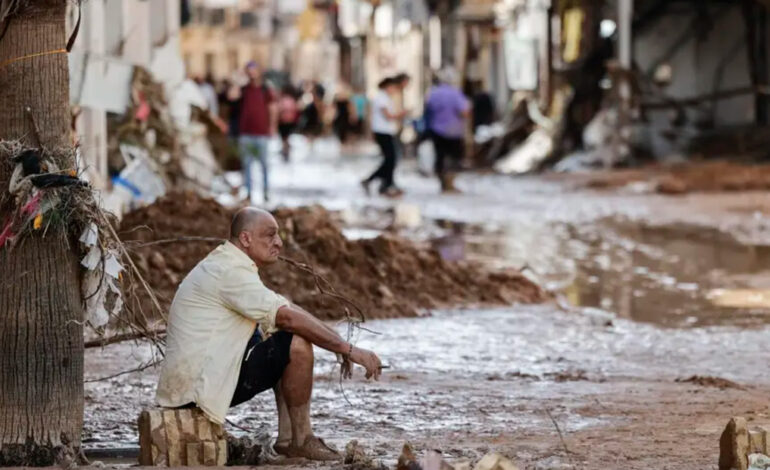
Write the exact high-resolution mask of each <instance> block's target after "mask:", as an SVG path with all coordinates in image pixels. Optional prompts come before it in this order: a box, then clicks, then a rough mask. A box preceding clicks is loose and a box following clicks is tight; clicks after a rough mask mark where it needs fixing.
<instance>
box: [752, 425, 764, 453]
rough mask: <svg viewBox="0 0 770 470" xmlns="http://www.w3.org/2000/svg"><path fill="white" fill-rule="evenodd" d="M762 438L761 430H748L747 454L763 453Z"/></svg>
mask: <svg viewBox="0 0 770 470" xmlns="http://www.w3.org/2000/svg"><path fill="white" fill-rule="evenodd" d="M764 439H765V436H764V434H762V432H761V431H749V454H764V453H765V452H764V450H763V448H764V442H763V441H764Z"/></svg>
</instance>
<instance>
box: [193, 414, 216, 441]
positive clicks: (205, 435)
mask: <svg viewBox="0 0 770 470" xmlns="http://www.w3.org/2000/svg"><path fill="white" fill-rule="evenodd" d="M195 421H196V423H197V424H198V439H200V440H201V441H212V440H214V435H213V434H212V433H211V421H209V419H208V418H207V417H206V415H204V414H203V413H196V414H195Z"/></svg>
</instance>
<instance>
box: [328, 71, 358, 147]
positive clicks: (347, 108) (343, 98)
mask: <svg viewBox="0 0 770 470" xmlns="http://www.w3.org/2000/svg"><path fill="white" fill-rule="evenodd" d="M351 108H352V105H351V101H350V90H349V88H348V86H347V84H345V83H341V84H340V86H339V89H338V90H337V93H335V95H334V111H335V114H334V123H333V126H334V133H335V134H337V138H338V139H339V141H340V145H342V148H343V149H347V144H348V135H350V130H351V129H350V127H351V123H352V120H353V117H352V116H353V113H352V112H351Z"/></svg>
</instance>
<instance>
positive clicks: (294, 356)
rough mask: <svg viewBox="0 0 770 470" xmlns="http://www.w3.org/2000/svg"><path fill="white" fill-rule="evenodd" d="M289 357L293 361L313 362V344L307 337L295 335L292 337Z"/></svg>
mask: <svg viewBox="0 0 770 470" xmlns="http://www.w3.org/2000/svg"><path fill="white" fill-rule="evenodd" d="M289 357H290V358H291V360H292V361H303V362H310V363H311V364H312V363H313V345H312V344H311V343H310V342H309V341H308V340H306V339H305V338H303V337H301V336H298V335H294V336H293V337H292V339H291V347H290V348H289Z"/></svg>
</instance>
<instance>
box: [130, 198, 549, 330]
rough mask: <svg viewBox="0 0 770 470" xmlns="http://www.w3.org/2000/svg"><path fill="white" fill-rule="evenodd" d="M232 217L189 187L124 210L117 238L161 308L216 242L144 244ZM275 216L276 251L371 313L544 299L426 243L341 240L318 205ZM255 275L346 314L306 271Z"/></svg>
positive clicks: (223, 229)
mask: <svg viewBox="0 0 770 470" xmlns="http://www.w3.org/2000/svg"><path fill="white" fill-rule="evenodd" d="M231 215H232V212H231V211H230V210H229V209H226V208H224V207H222V206H221V205H219V204H218V203H216V202H215V201H213V200H210V199H205V198H202V197H200V196H198V195H196V194H194V193H192V192H184V193H173V194H170V195H168V196H166V197H163V198H161V199H159V200H158V201H156V203H154V204H152V205H150V206H147V207H145V208H142V209H139V210H137V211H134V212H132V213H129V214H127V215H126V217H125V218H124V220H123V222H122V225H121V236H122V237H123V239H124V240H125V241H126V243H127V245H128V246H129V247H133V248H131V249H132V251H133V254H134V257H135V260H136V264H137V266H138V267H139V270H140V271H141V273H142V274H143V275H144V276H145V278H146V279H147V280H148V282H149V283H150V285H152V286H153V288H154V289H155V290H156V293H157V294H158V298H159V300H160V301H161V304H162V307H163V308H168V306H169V305H170V302H171V300H172V298H173V296H174V293H175V291H176V288H177V286H178V284H179V282H180V281H181V280H182V279H183V278H184V276H185V275H186V274H187V273H188V272H189V271H190V270H191V269H192V268H193V267H194V266H195V265H196V264H197V263H198V262H199V261H200V260H201V259H202V258H203V257H204V256H206V254H207V253H208V252H209V251H211V250H212V249H213V248H214V246H215V245H216V241H203V240H197V239H196V240H193V241H177V242H170V243H163V244H152V245H146V244H147V243H152V242H156V241H160V240H169V239H174V240H175V239H180V238H183V237H190V236H195V237H212V238H215V239H223V238H225V237H226V236H227V231H228V228H229V224H230V220H231ZM274 215H275V217H276V219H277V220H278V223H279V225H280V226H281V230H282V231H281V236H282V238H283V240H284V252H283V254H284V255H285V256H286V257H287V258H290V259H292V260H295V261H297V262H300V263H306V264H307V265H310V266H312V267H313V268H314V269H315V271H316V273H317V275H320V276H322V277H323V278H324V279H326V280H327V281H329V283H330V284H331V285H332V286H334V288H336V289H337V291H338V292H339V294H341V295H343V296H345V297H347V298H349V299H351V300H353V301H354V302H356V303H357V304H358V305H359V306H360V307H361V309H362V310H363V311H364V312H365V313H366V315H367V317H368V318H385V317H413V316H417V315H419V312H420V311H421V310H423V309H432V308H439V307H448V306H457V305H468V304H510V303H515V302H521V303H536V302H542V301H544V300H546V299H547V298H548V295H547V293H546V292H545V291H543V290H542V289H541V288H540V287H539V286H537V285H536V284H534V283H533V282H531V281H530V280H529V279H527V278H526V277H525V276H524V275H522V274H521V273H520V272H518V271H500V272H489V271H488V270H485V269H484V268H482V267H481V266H479V265H476V264H473V263H466V262H457V263H454V262H453V263H450V262H446V261H444V260H443V259H442V258H441V257H440V256H439V254H438V253H437V252H436V251H435V250H432V249H430V248H429V247H419V246H417V245H415V244H414V243H413V242H411V241H407V240H404V239H402V238H399V237H396V236H391V235H383V236H380V237H378V238H375V239H372V240H356V241H351V240H348V239H346V238H345V236H344V235H343V234H342V232H341V230H340V228H339V226H338V225H337V223H336V222H335V221H334V219H333V216H332V214H330V213H329V212H327V211H326V210H324V209H322V208H320V207H304V208H298V209H280V210H277V211H276V212H275V213H274ZM260 274H261V275H262V279H263V280H264V282H265V284H266V285H267V286H268V287H270V288H272V289H274V290H276V291H277V292H280V293H281V294H282V295H284V296H286V297H287V298H290V299H291V300H292V301H293V302H296V303H297V304H298V305H300V306H302V307H303V308H306V309H307V310H309V311H311V312H313V313H314V314H315V315H317V316H318V317H319V318H322V319H338V318H344V317H345V308H344V307H345V306H344V305H342V304H340V301H339V300H337V299H335V298H333V297H330V296H327V295H323V294H321V293H320V292H319V291H318V288H317V286H316V278H315V277H314V276H313V275H312V274H309V273H307V272H304V271H302V270H298V269H296V268H295V267H293V266H289V265H287V264H286V263H277V264H276V265H274V266H270V267H269V268H266V269H263V270H262V271H261V273H260ZM350 314H351V315H355V312H353V311H351V312H350Z"/></svg>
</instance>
